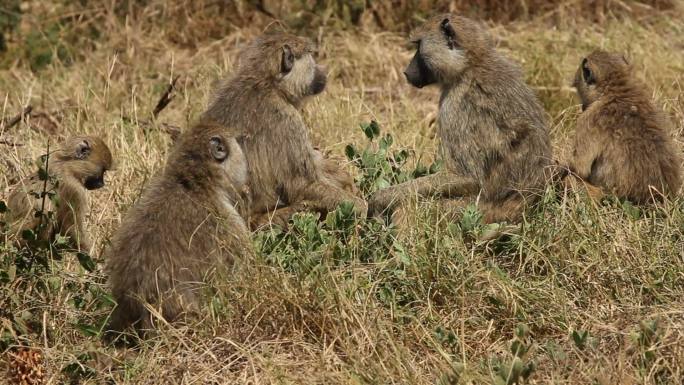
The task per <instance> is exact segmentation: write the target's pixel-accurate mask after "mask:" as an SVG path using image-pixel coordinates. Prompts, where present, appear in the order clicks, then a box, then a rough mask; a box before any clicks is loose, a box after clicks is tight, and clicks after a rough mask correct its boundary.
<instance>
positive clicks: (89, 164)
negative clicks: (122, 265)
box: [7, 136, 112, 252]
mask: <svg viewBox="0 0 684 385" xmlns="http://www.w3.org/2000/svg"><path fill="white" fill-rule="evenodd" d="M43 159H44V166H43V169H42V171H39V172H37V173H36V174H34V175H32V176H31V177H30V178H28V179H26V180H24V181H21V182H20V183H19V184H18V185H17V186H16V187H15V188H14V190H13V191H12V193H11V194H10V196H9V199H8V202H7V207H8V209H9V218H8V219H9V220H8V223H9V224H10V229H11V231H13V232H16V233H17V234H21V233H22V232H23V231H24V230H27V229H30V230H34V231H36V235H37V238H38V239H41V240H45V241H50V242H51V241H53V240H54V238H55V236H56V235H58V234H59V235H63V236H68V237H69V238H70V242H71V243H72V245H73V247H75V248H78V249H79V250H82V251H86V252H89V251H90V248H91V246H92V245H91V243H90V240H89V236H88V233H87V232H86V231H85V228H84V222H85V214H86V211H87V209H88V201H87V198H88V197H87V195H86V190H95V189H99V188H101V187H103V186H104V185H105V183H104V174H105V172H106V171H107V170H109V169H110V168H111V167H112V154H111V152H110V151H109V148H108V147H107V145H106V144H105V143H104V141H102V139H100V138H98V137H95V136H76V137H72V138H70V139H68V140H67V141H66V142H64V143H62V144H61V145H60V146H59V148H58V149H57V150H56V151H53V152H51V153H49V154H48V155H47V156H45V157H44V158H43ZM43 171H47V175H45V174H44V172H43ZM48 213H52V215H48Z"/></svg>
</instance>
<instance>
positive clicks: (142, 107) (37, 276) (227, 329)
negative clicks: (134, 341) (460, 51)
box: [0, 0, 684, 385]
mask: <svg viewBox="0 0 684 385" xmlns="http://www.w3.org/2000/svg"><path fill="white" fill-rule="evenodd" d="M678 3H679V2H678V1H675V0H672V1H663V0H658V1H653V0H651V1H632V0H622V1H619V0H604V1H591V2H589V1H586V2H585V1H581V0H579V1H572V0H553V1H540V0H531V1H522V0H505V1H486V0H480V1H471V2H467V1H452V2H448V1H438V2H436V4H430V2H426V1H403V0H401V1H391V2H379V1H378V2H376V1H370V0H369V1H365V2H364V1H352V2H342V1H334V0H328V1H315V2H314V1H296V0H290V1H285V2H282V3H279V2H269V1H229V0H226V1H209V0H200V1H194V2H193V1H186V0H179V1H176V2H168V3H167V2H165V1H162V0H147V1H135V0H129V1H107V0H89V1H85V0H84V1H77V0H57V1H17V0H2V1H0V33H1V34H2V35H0V102H1V103H2V106H1V108H0V118H2V119H3V122H4V123H3V124H2V125H1V126H0V127H1V128H0V200H5V199H6V197H7V194H8V193H9V191H10V188H11V186H12V185H14V184H15V183H17V182H18V181H19V180H21V178H23V177H25V176H27V175H29V174H30V173H32V172H35V171H36V169H37V166H36V164H35V163H36V162H35V161H36V159H38V158H39V157H40V155H41V154H44V153H45V151H46V148H47V145H48V141H50V144H51V145H53V144H55V143H57V142H59V141H60V140H62V139H64V138H65V137H66V136H69V135H72V134H76V133H89V134H97V135H101V136H103V137H104V138H105V141H106V142H107V143H108V145H109V146H110V147H111V149H112V152H113V154H114V157H115V166H116V167H115V170H114V171H112V172H110V173H109V174H108V175H107V177H106V179H107V186H106V187H105V188H104V189H101V190H96V191H93V192H90V193H89V195H90V198H91V199H90V200H91V207H90V210H89V215H88V223H87V225H88V229H89V230H90V232H91V233H92V239H93V241H94V243H95V246H94V247H93V250H90V257H89V256H87V255H80V256H77V255H75V254H74V253H69V252H61V253H57V251H54V250H53V251H52V252H48V250H42V251H41V250H38V251H37V252H34V253H33V254H27V253H26V252H22V251H20V250H17V249H16V248H15V247H14V246H13V245H14V243H13V242H12V239H11V232H8V233H7V235H4V236H3V237H2V238H0V252H1V254H0V383H13V382H12V381H13V380H12V379H11V376H10V370H14V369H15V368H17V367H21V368H22V370H25V371H27V372H29V371H33V374H32V376H34V377H35V378H37V377H41V376H42V380H41V381H42V382H27V383H34V384H38V383H46V384H57V383H117V384H119V383H121V384H124V383H126V384H128V383H131V384H166V383H183V384H230V383H237V384H243V383H244V384H263V383H272V384H336V383H342V384H389V383H401V384H438V383H439V384H497V385H498V384H514V383H520V384H523V383H524V384H600V385H608V384H681V383H683V381H684V199H683V198H678V199H676V200H673V201H670V202H667V203H666V204H663V205H660V206H658V207H635V206H633V205H631V204H630V203H629V202H620V201H617V200H615V199H610V198H609V199H604V200H603V201H602V202H593V201H591V200H589V199H587V198H586V197H585V196H583V194H581V193H580V194H573V193H570V194H565V193H560V192H556V191H554V190H553V189H551V188H549V189H548V190H547V192H546V195H545V196H544V199H543V201H542V203H541V204H540V205H539V207H537V208H535V209H534V210H533V211H532V212H530V214H529V215H528V216H527V217H526V218H525V222H524V224H523V226H522V230H521V231H520V233H519V234H511V235H505V236H503V237H501V238H500V239H497V240H494V241H489V242H482V241H478V239H479V237H478V235H480V234H482V233H483V232H485V231H487V227H486V226H484V225H482V224H481V222H480V220H479V215H478V213H477V212H476V211H475V210H469V211H468V212H466V214H465V215H464V217H463V219H462V220H461V221H460V222H457V223H445V222H444V221H438V222H437V223H435V222H434V221H433V220H431V219H430V218H432V216H430V215H428V214H426V213H427V212H428V211H429V208H430V207H429V206H430V204H429V202H427V203H421V206H420V207H417V210H416V218H415V219H414V220H412V223H413V226H412V227H411V228H410V229H409V230H408V231H404V232H401V233H398V232H397V231H396V229H394V228H392V227H389V226H387V225H386V224H385V223H383V222H382V221H381V220H378V219H368V220H362V221H355V220H354V219H353V217H352V216H351V215H350V214H349V212H348V210H347V209H346V208H344V207H343V208H340V209H339V210H338V211H337V212H334V213H332V214H330V215H329V216H328V218H325V219H324V220H323V221H322V222H320V223H319V222H318V221H317V220H316V217H314V216H313V215H306V214H305V215H300V216H298V217H296V218H295V219H294V223H293V224H292V227H291V229H290V231H289V232H287V233H283V232H282V231H279V230H278V229H274V230H272V231H262V232H259V233H255V234H254V235H253V239H254V244H255V247H256V249H257V251H258V253H257V256H256V257H255V260H250V261H237V263H236V265H235V267H234V269H233V274H232V275H230V276H229V277H228V278H227V280H226V281H222V282H215V283H214V284H213V285H212V287H211V288H210V289H211V290H213V292H214V295H213V297H212V300H211V301H209V302H208V303H207V304H206V307H205V308H204V309H203V312H202V319H200V320H197V321H196V322H195V323H193V324H190V325H179V324H170V325H162V326H161V328H160V330H159V331H158V332H157V333H156V334H155V335H153V336H151V337H150V338H149V339H148V340H146V341H143V342H141V343H140V344H139V346H137V347H136V348H115V347H110V346H106V345H104V344H103V343H102V342H101V339H100V334H101V328H102V325H103V324H104V322H105V321H106V319H107V317H108V315H109V313H110V312H111V309H112V307H113V302H112V299H111V297H110V296H109V294H108V292H107V290H108V289H107V286H106V277H105V276H104V274H103V272H102V268H103V265H104V260H103V258H102V251H103V250H104V249H105V248H106V247H107V244H108V241H109V239H110V237H111V235H112V233H113V232H114V231H115V230H116V228H117V226H118V225H119V223H120V221H121V218H122V216H123V215H124V213H125V211H126V210H127V209H128V208H129V207H130V206H131V204H132V203H133V202H134V201H135V199H136V197H138V196H139V195H140V192H141V190H142V189H143V188H144V186H145V184H146V182H147V181H148V180H149V178H150V177H152V176H153V175H155V173H157V172H158V171H159V170H160V168H161V167H163V161H164V158H165V156H166V154H167V151H168V149H169V147H170V146H171V145H172V143H173V136H174V134H175V131H176V130H178V129H184V128H186V127H188V125H190V124H192V123H193V122H194V121H195V120H196V119H197V118H198V116H199V114H200V113H201V112H202V111H203V109H204V108H205V106H206V104H207V101H208V99H209V96H210V92H211V88H212V85H213V84H214V82H215V81H216V80H218V79H220V78H222V77H224V76H228V75H229V74H230V73H231V71H232V69H233V68H234V64H235V63H236V61H237V60H238V57H237V54H238V52H239V49H240V47H241V46H242V45H243V44H245V42H247V41H249V40H250V39H251V38H253V37H254V36H256V35H258V34H259V33H260V31H262V30H263V29H264V28H265V27H266V26H267V25H268V24H269V23H270V22H271V21H272V20H273V19H272V17H273V16H275V17H277V18H279V19H281V20H282V23H283V24H284V25H285V26H287V27H288V28H291V29H292V30H293V31H296V32H298V33H300V34H303V35H307V36H309V37H311V38H312V39H313V40H315V41H316V42H317V43H318V47H319V52H318V57H319V61H320V62H322V63H323V64H324V65H326V66H327V69H328V72H329V82H328V87H327V89H326V91H325V92H324V93H323V94H321V95H320V96H317V97H315V98H314V99H312V100H311V101H310V102H309V103H308V104H307V105H306V106H305V107H304V114H305V118H306V121H307V122H308V124H309V127H310V129H311V131H310V137H311V140H312V141H313V142H314V144H315V145H316V146H318V147H320V148H322V149H324V150H325V151H326V152H327V153H329V154H330V155H331V156H335V157H339V158H340V160H341V162H342V163H343V164H344V165H345V167H347V168H348V169H349V170H350V172H353V173H354V175H356V177H357V181H358V184H359V186H360V187H361V189H362V190H363V191H364V192H365V193H370V192H372V191H374V189H376V188H378V187H379V186H383V185H387V184H390V183H396V182H397V181H400V180H405V179H407V178H411V177H414V176H417V175H421V174H424V173H426V172H430V166H432V168H433V170H434V168H435V167H437V166H438V162H437V163H433V162H435V161H436V159H435V155H436V140H435V138H434V117H435V112H436V108H437V100H438V90H436V89H422V90H418V89H414V88H412V87H411V86H410V85H409V84H408V83H407V82H406V81H405V79H404V76H403V74H402V71H403V69H404V67H405V65H406V64H407V63H408V61H409V59H410V57H411V55H412V52H411V51H410V44H409V43H408V39H407V36H408V31H410V29H411V27H412V26H414V25H417V24H419V23H420V21H421V20H422V19H423V18H424V17H425V16H426V15H429V14H430V13H432V12H435V11H437V10H447V9H455V10H458V11H459V12H461V13H463V14H466V15H469V16H472V17H477V18H480V19H481V20H483V21H484V22H485V23H487V25H488V26H489V27H490V31H491V33H492V35H493V36H494V37H495V40H496V44H497V46H498V48H499V49H500V50H501V51H503V52H505V53H506V54H507V55H509V56H510V57H512V58H514V59H515V60H516V61H518V62H519V63H520V64H521V66H522V67H523V69H524V72H525V74H526V77H527V81H528V82H529V84H531V85H532V86H533V88H534V89H535V90H536V92H537V93H538V95H539V97H540V99H541V100H542V102H543V105H544V106H545V108H546V110H547V112H548V119H549V123H550V130H551V131H550V132H551V137H552V141H553V145H554V156H555V157H556V158H557V159H561V160H562V159H565V158H566V157H567V156H568V150H567V149H568V147H569V144H570V139H571V137H572V134H573V130H574V123H575V120H576V117H577V115H578V113H579V112H580V108H579V106H578V102H577V99H576V98H575V95H574V90H573V89H572V88H571V87H570V83H571V79H572V76H573V74H574V72H575V69H576V68H577V65H578V64H579V62H580V59H581V57H582V56H583V55H586V54H587V53H588V52H590V51H591V50H592V49H594V48H604V49H609V50H617V51H621V52H624V53H625V54H626V56H627V57H628V58H629V60H630V61H631V63H632V64H633V66H634V69H635V74H636V76H638V77H640V78H641V79H643V80H644V81H645V83H646V84H647V85H648V86H649V87H650V89H651V90H652V94H653V100H654V102H655V103H656V104H658V105H659V106H661V107H662V108H663V109H664V110H665V111H666V112H667V113H668V114H669V116H670V117H671V120H672V123H673V125H672V127H671V128H672V135H673V136H675V137H676V140H677V143H678V145H679V147H680V149H682V150H684V143H683V142H684V94H682V89H683V88H684V78H683V75H684V21H683V20H684V14H683V13H682V9H681V5H680V4H678ZM176 78H177V80H176V82H175V88H174V90H173V92H172V95H173V99H172V100H171V102H170V103H169V105H168V106H166V108H164V109H163V110H161V112H159V113H158V115H157V116H156V117H155V116H154V114H153V111H154V109H155V106H156V105H157V102H158V100H159V99H160V97H161V96H162V95H163V94H164V92H165V90H166V89H167V87H168V86H169V84H170V83H171V82H172V81H173V79H176ZM29 105H30V106H32V110H31V111H30V113H28V114H25V116H23V117H22V116H21V112H22V110H23V109H24V108H25V107H27V106H29ZM13 117H18V119H12V118H13ZM12 120H14V122H12ZM371 121H375V122H377V125H375V124H373V125H370V122H371ZM12 123H16V124H12ZM375 128H379V133H377V131H374V129H375ZM386 134H390V135H391V140H390V138H388V137H386ZM369 137H372V140H370V139H369ZM350 144H351V145H352V146H348V145H350ZM347 155H349V156H351V158H353V159H355V160H349V159H348V158H347ZM0 208H3V207H2V205H0ZM58 254H59V255H58ZM34 259H36V260H39V261H40V262H41V263H31V261H32V260H34ZM27 355H29V356H32V357H33V358H34V359H33V360H32V361H30V362H28V361H22V359H21V358H19V357H25V356H27ZM38 356H39V357H38ZM38 372H40V375H38ZM17 383H18V382H17Z"/></svg>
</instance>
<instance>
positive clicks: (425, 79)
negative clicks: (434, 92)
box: [404, 51, 436, 88]
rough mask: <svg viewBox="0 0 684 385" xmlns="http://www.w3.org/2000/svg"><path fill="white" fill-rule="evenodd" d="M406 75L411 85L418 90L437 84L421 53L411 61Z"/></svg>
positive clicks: (418, 52)
mask: <svg viewBox="0 0 684 385" xmlns="http://www.w3.org/2000/svg"><path fill="white" fill-rule="evenodd" d="M404 75H405V76H406V80H408V82H409V83H411V85H413V86H414V87H418V88H423V87H425V86H427V85H430V84H433V83H435V82H436V79H435V76H434V75H433V74H432V71H430V68H428V66H427V65H426V64H425V60H423V56H422V55H421V54H420V51H417V52H416V54H415V55H413V59H411V62H410V63H409V65H408V67H406V70H405V71H404Z"/></svg>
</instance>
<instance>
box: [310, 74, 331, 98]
mask: <svg viewBox="0 0 684 385" xmlns="http://www.w3.org/2000/svg"><path fill="white" fill-rule="evenodd" d="M326 82H327V79H326V76H325V75H324V74H322V73H317V74H316V76H314V79H313V81H312V82H311V85H310V89H311V94H313V95H316V94H320V93H321V92H323V90H325V85H326Z"/></svg>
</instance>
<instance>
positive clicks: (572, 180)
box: [561, 173, 606, 201]
mask: <svg viewBox="0 0 684 385" xmlns="http://www.w3.org/2000/svg"><path fill="white" fill-rule="evenodd" d="M561 188H562V189H563V190H564V191H565V192H570V191H572V192H580V191H584V192H586V194H587V196H588V197H589V198H590V199H592V200H594V201H600V200H601V199H602V198H603V197H605V196H606V193H605V192H604V191H603V189H601V187H599V186H596V185H593V184H591V183H589V182H587V181H586V180H583V179H582V178H580V177H579V176H577V175H576V174H572V173H569V174H568V175H567V176H566V177H565V178H563V180H562V181H561Z"/></svg>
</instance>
